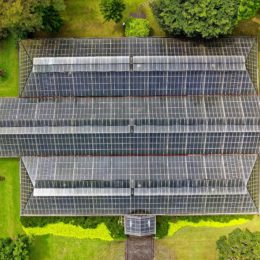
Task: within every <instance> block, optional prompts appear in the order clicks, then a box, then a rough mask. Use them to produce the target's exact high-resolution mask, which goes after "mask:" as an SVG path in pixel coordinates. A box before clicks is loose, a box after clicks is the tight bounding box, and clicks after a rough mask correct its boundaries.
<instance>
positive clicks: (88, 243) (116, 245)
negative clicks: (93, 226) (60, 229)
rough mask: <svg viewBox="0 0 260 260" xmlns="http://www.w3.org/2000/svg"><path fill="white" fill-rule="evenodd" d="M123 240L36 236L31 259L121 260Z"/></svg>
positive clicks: (123, 247)
mask: <svg viewBox="0 0 260 260" xmlns="http://www.w3.org/2000/svg"><path fill="white" fill-rule="evenodd" d="M124 251H125V245H124V242H123V241H115V242H105V241H101V240H91V239H74V238H69V237H60V236H51V235H48V236H38V237H36V238H35V240H34V242H33V246H32V252H31V259H32V260H53V259H55V260H74V259H75V260H83V259H84V260H121V259H122V260H123V259H124Z"/></svg>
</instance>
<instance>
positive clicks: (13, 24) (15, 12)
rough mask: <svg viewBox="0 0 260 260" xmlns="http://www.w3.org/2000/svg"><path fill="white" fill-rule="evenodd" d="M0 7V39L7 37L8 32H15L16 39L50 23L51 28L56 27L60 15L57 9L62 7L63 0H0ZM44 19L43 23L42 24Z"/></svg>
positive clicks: (39, 29)
mask: <svg viewBox="0 0 260 260" xmlns="http://www.w3.org/2000/svg"><path fill="white" fill-rule="evenodd" d="M0 9H1V23H0V39H1V38H5V37H7V36H8V34H9V33H12V34H15V35H16V38H18V39H22V38H25V37H27V36H28V35H31V34H33V33H35V32H38V31H41V30H42V29H44V28H45V27H46V25H51V26H50V27H51V28H52V29H57V27H58V25H57V24H58V23H60V16H59V14H58V12H57V11H60V10H63V9H64V1H63V0H41V1H39V0H23V1H0ZM50 10H51V11H50ZM52 10H55V11H52ZM56 10H57V11H56ZM46 11H47V14H46ZM44 15H45V16H46V19H45V18H44ZM44 20H45V25H44V24H43V22H44ZM48 29H49V27H48V28H47V30H48ZM52 31H53V30H52Z"/></svg>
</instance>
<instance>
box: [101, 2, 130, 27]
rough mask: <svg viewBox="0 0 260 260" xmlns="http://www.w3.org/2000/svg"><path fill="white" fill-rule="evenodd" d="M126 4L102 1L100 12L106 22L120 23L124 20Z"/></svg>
mask: <svg viewBox="0 0 260 260" xmlns="http://www.w3.org/2000/svg"><path fill="white" fill-rule="evenodd" d="M124 10H125V4H124V2H123V0H101V2H100V11H101V13H102V15H103V17H104V19H105V21H106V22H108V21H111V20H112V21H115V22H116V23H118V22H120V21H121V20H122V18H123V14H122V13H123V11H124Z"/></svg>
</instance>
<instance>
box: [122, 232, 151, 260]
mask: <svg viewBox="0 0 260 260" xmlns="http://www.w3.org/2000/svg"><path fill="white" fill-rule="evenodd" d="M152 259H154V239H153V237H152V236H147V237H135V236H129V237H128V239H127V241H126V260H152Z"/></svg>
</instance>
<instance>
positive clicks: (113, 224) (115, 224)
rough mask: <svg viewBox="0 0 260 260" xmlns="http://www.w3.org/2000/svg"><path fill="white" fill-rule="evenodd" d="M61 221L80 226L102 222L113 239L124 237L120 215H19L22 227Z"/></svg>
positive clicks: (90, 225) (85, 226) (87, 226)
mask: <svg viewBox="0 0 260 260" xmlns="http://www.w3.org/2000/svg"><path fill="white" fill-rule="evenodd" d="M59 222H63V223H65V224H72V225H75V226H80V227H82V228H96V227H97V225H98V224H100V223H104V224H105V225H106V226H107V228H108V229H109V231H110V233H111V237H112V238H114V239H120V238H124V237H125V235H124V226H123V223H122V222H121V218H120V217H21V223H22V225H23V226H24V227H44V226H46V225H48V224H54V223H59Z"/></svg>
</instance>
